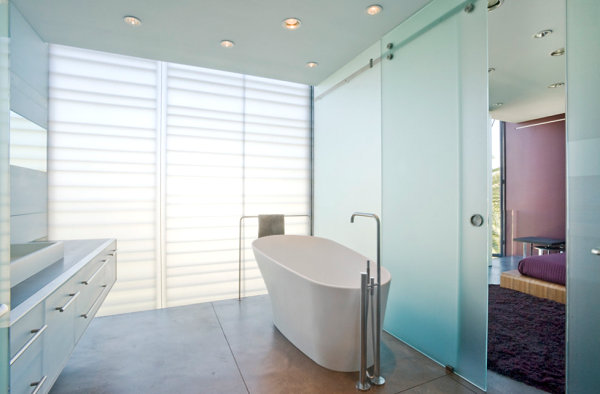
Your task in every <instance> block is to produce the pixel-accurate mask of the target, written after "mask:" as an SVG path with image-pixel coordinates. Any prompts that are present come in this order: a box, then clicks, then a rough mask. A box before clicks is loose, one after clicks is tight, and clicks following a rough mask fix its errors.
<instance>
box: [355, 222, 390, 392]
mask: <svg viewBox="0 0 600 394" xmlns="http://www.w3.org/2000/svg"><path fill="white" fill-rule="evenodd" d="M355 216H363V217H367V218H373V219H375V221H376V222H377V284H376V287H377V300H376V305H375V308H373V309H374V312H375V320H376V322H375V327H374V329H375V346H374V347H375V348H374V349H373V358H374V360H373V375H372V376H369V380H370V381H371V383H373V384H375V385H377V386H380V385H382V384H384V383H385V378H384V377H383V376H381V354H380V353H381V352H380V351H381V255H380V245H381V222H380V221H379V216H377V215H375V214H374V213H366V212H354V213H353V214H352V216H351V217H350V223H354V217H355Z"/></svg>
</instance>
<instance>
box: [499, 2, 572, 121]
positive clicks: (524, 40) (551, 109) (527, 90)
mask: <svg viewBox="0 0 600 394" xmlns="http://www.w3.org/2000/svg"><path fill="white" fill-rule="evenodd" d="M565 1H566V0H504V3H503V4H502V6H501V7H500V8H497V9H495V10H494V11H491V12H489V13H488V42H489V49H488V50H489V65H490V67H494V68H495V69H496V71H493V72H491V73H489V90H490V110H491V112H490V113H491V117H492V118H494V119H499V120H504V121H508V122H522V121H525V120H531V119H538V118H542V117H546V116H550V115H556V114H562V113H564V112H565V86H563V87H559V88H555V89H550V88H548V85H550V84H552V83H555V82H566V81H565V78H566V66H565V58H566V56H557V57H553V56H550V53H551V52H552V51H554V50H556V49H559V48H565V45H566V21H565V19H566V9H565V7H566V4H565ZM544 29H551V30H553V33H552V34H550V35H548V36H546V37H544V38H539V39H536V38H533V35H534V34H535V33H537V32H538V31H540V30H544ZM495 103H504V105H502V106H501V107H497V108H495V107H494V106H493V105H494V104H495Z"/></svg>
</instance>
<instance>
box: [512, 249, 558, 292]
mask: <svg viewBox="0 0 600 394" xmlns="http://www.w3.org/2000/svg"><path fill="white" fill-rule="evenodd" d="M519 272H520V273H521V274H522V275H525V276H529V277H532V278H537V279H541V280H545V281H547V282H552V283H557V284H559V285H563V286H564V285H565V279H566V276H567V254H566V253H551V254H544V255H541V256H529V257H526V258H524V259H523V260H521V261H519Z"/></svg>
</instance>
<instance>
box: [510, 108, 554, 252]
mask: <svg viewBox="0 0 600 394" xmlns="http://www.w3.org/2000/svg"><path fill="white" fill-rule="evenodd" d="M564 118H565V115H564V114H561V115H556V116H550V117H546V118H542V119H535V120H532V121H529V122H522V123H506V241H507V242H506V255H508V256H514V255H521V254H522V253H523V244H522V243H520V242H514V241H513V238H516V237H526V236H539V237H548V238H565V236H566V235H565V234H566V231H565V230H566V229H565V222H566V184H565V180H566V164H565V152H566V150H565V149H566V148H565V121H564V120H562V121H558V122H555V121H556V120H559V119H564ZM546 122H552V123H546ZM538 123H542V124H538ZM532 124H537V125H535V126H531V125H532ZM527 125H530V126H529V127H525V128H523V126H527ZM534 253H535V251H534Z"/></svg>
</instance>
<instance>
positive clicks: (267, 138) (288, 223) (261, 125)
mask: <svg viewBox="0 0 600 394" xmlns="http://www.w3.org/2000/svg"><path fill="white" fill-rule="evenodd" d="M244 123H245V124H244V127H245V133H244V134H245V135H244V214H245V215H248V216H256V215H261V214H284V215H305V214H308V213H309V212H310V197H311V191H310V177H311V174H310V172H311V158H310V152H311V136H310V88H309V87H308V86H306V85H301V84H296V83H292V82H282V81H273V80H268V79H265V78H258V77H250V76H246V78H245V122H244ZM246 223H247V225H246V226H245V227H244V230H245V231H244V245H245V246H246V247H245V249H244V254H243V257H244V294H245V295H253V294H260V293H264V292H265V287H264V282H263V280H262V277H261V275H260V271H259V269H258V266H257V265H256V261H255V260H254V255H253V253H252V248H251V244H252V240H253V239H255V238H256V234H257V233H258V226H257V220H256V219H254V220H248V221H247V222H246ZM285 231H286V234H310V221H309V219H308V218H305V217H288V218H286V219H285Z"/></svg>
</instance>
